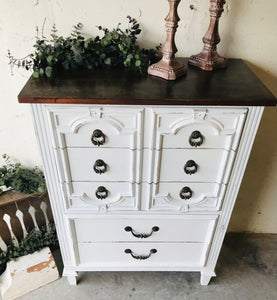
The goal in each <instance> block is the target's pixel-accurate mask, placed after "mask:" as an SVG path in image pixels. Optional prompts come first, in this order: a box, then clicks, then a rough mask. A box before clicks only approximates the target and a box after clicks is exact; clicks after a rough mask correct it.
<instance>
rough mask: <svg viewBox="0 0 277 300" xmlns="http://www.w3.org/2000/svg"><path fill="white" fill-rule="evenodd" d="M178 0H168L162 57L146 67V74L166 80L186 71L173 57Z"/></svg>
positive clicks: (175, 48) (175, 49) (181, 74)
mask: <svg viewBox="0 0 277 300" xmlns="http://www.w3.org/2000/svg"><path fill="white" fill-rule="evenodd" d="M180 1H181V0H168V2H169V13H168V15H167V17H166V18H165V21H166V25H165V27H166V32H167V37H166V41H165V43H164V45H163V46H162V49H161V52H162V54H163V57H162V59H161V60H160V61H159V62H157V63H156V64H153V65H151V66H150V67H149V68H148V74H150V75H154V76H158V77H161V78H164V79H166V80H175V79H176V78H178V77H180V76H183V75H185V74H186V73H187V70H186V67H185V66H184V65H183V64H180V63H179V62H177V61H176V59H175V53H176V52H177V47H176V45H175V41H174V38H175V33H176V30H177V27H178V22H179V20H180V18H179V17H178V14H177V7H178V5H179V3H180Z"/></svg>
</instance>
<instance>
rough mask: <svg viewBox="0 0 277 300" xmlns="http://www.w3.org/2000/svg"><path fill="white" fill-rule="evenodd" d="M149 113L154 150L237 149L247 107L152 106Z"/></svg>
mask: <svg viewBox="0 0 277 300" xmlns="http://www.w3.org/2000/svg"><path fill="white" fill-rule="evenodd" d="M152 112H153V115H152V119H151V118H150V120H152V122H154V124H153V127H154V128H155V127H156V128H155V130H156V133H154V137H152V139H153V140H154V141H155V145H154V148H156V149H161V148H169V149H170V148H171V149H172V148H174V149H175V148H188V149H194V148H198V149H201V148H202V149H207V148H218V149H226V150H230V149H232V150H236V149H237V147H238V143H239V140H240V135H241V132H242V128H243V125H244V121H245V117H246V114H247V109H244V108H238V109H231V108H199V109H198V108H189V107H188V108H153V109H152ZM155 122H156V124H155Z"/></svg>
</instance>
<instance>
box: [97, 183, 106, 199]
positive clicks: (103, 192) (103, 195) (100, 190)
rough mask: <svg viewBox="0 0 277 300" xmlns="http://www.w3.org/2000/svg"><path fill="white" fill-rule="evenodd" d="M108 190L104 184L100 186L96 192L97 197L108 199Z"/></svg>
mask: <svg viewBox="0 0 277 300" xmlns="http://www.w3.org/2000/svg"><path fill="white" fill-rule="evenodd" d="M108 193H109V192H108V190H107V189H106V188H105V187H104V186H99V187H98V188H97V190H96V192H95V196H96V198H97V199H100V200H102V199H106V198H107V197H108Z"/></svg>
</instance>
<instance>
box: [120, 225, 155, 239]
mask: <svg viewBox="0 0 277 300" xmlns="http://www.w3.org/2000/svg"><path fill="white" fill-rule="evenodd" d="M124 230H125V231H127V232H129V231H130V232H131V233H132V235H133V236H134V237H136V238H140V239H146V238H148V237H150V236H151V235H152V234H153V232H157V231H159V230H160V228H159V227H158V226H154V227H152V230H151V232H150V233H138V232H136V231H134V230H133V228H132V227H130V226H127V227H125V228H124Z"/></svg>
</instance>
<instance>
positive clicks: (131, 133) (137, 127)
mask: <svg viewBox="0 0 277 300" xmlns="http://www.w3.org/2000/svg"><path fill="white" fill-rule="evenodd" d="M46 108H47V109H48V112H49V118H50V120H51V123H52V128H53V147H55V148H56V147H60V148H65V147H90V148H98V147H100V148H130V149H139V148H140V147H141V138H142V133H141V130H142V115H143V109H142V108H130V107H125V108H124V109H122V107H110V106H108V107H101V106H94V105H88V106H87V105H82V106H79V105H66V106H60V105H55V106H53V105H52V106H51V105H47V106H46Z"/></svg>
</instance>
